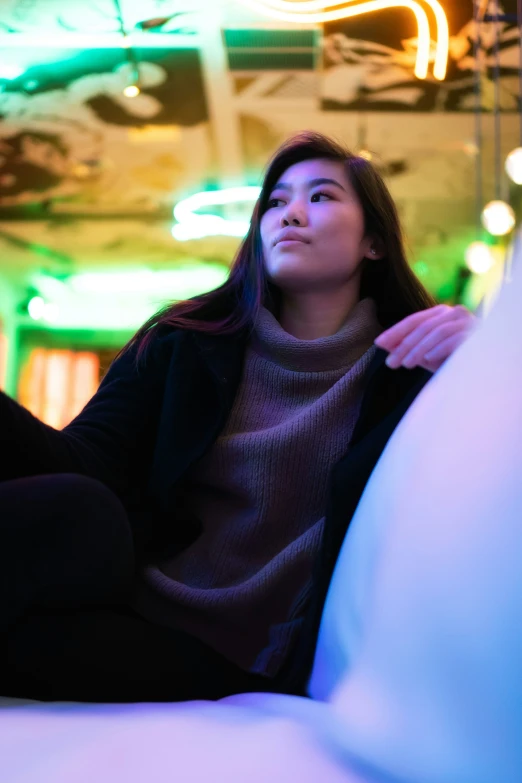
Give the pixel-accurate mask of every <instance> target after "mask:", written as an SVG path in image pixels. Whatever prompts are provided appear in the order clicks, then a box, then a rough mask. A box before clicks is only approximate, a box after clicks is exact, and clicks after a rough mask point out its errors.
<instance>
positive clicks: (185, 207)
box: [172, 185, 261, 242]
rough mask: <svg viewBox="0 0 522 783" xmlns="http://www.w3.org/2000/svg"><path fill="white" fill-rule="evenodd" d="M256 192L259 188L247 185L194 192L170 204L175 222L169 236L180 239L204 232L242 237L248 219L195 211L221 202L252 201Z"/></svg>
mask: <svg viewBox="0 0 522 783" xmlns="http://www.w3.org/2000/svg"><path fill="white" fill-rule="evenodd" d="M260 193H261V188H259V187H255V186H249V185H247V186H244V187H238V188H224V189H223V190H206V191H203V192H201V193H195V194H194V195H193V196H189V197H188V198H186V199H183V201H180V202H178V203H177V204H176V206H175V207H174V210H173V213H174V217H175V219H176V220H177V221H178V222H177V224H176V225H175V226H173V228H172V236H173V237H174V239H177V240H178V241H180V242H186V241H187V240H189V239H202V238H203V237H208V236H228V237H244V236H245V235H246V233H247V231H248V229H249V227H250V221H248V220H230V219H228V218H223V217H221V216H220V215H212V214H208V213H207V214H204V215H198V214H197V210H198V209H203V208H204V207H217V206H223V205H225V204H239V203H245V202H255V201H257V199H258V198H259V195H260Z"/></svg>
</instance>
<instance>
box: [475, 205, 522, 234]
mask: <svg viewBox="0 0 522 783" xmlns="http://www.w3.org/2000/svg"><path fill="white" fill-rule="evenodd" d="M515 223H516V218H515V213H514V211H513V207H511V206H510V205H509V204H506V202H505V201H500V200H499V199H496V200H495V201H490V202H489V204H486V206H485V207H484V209H483V210H482V225H483V226H484V228H485V229H486V231H489V233H490V234H492V235H493V236H495V237H502V236H505V235H506V234H509V232H510V231H511V230H512V229H513V227H514V225H515Z"/></svg>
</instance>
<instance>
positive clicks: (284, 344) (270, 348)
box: [251, 298, 382, 372]
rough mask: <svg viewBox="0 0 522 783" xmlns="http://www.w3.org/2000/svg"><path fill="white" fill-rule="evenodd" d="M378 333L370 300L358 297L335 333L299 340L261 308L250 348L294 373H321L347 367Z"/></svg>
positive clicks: (371, 343) (377, 325)
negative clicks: (314, 338)
mask: <svg viewBox="0 0 522 783" xmlns="http://www.w3.org/2000/svg"><path fill="white" fill-rule="evenodd" d="M381 332H382V327H381V325H380V324H379V321H378V320H377V309H376V305H375V302H374V300H373V299H370V298H367V299H362V300H361V301H360V302H358V303H357V304H356V306H355V307H354V308H353V310H352V311H351V313H350V315H349V316H348V318H347V319H346V321H345V322H344V324H343V325H342V326H341V328H340V329H339V331H338V332H336V334H332V335H331V336H329V337H319V338H318V339H317V340H299V339H298V338H297V337H294V336H293V335H291V334H289V333H288V332H285V330H284V329H283V328H282V326H281V324H280V323H279V322H278V320H277V319H276V318H275V316H274V315H273V314H272V313H271V312H270V311H269V310H267V309H266V308H262V309H261V311H260V313H259V316H258V318H257V321H256V323H255V326H254V332H253V335H252V342H251V347H252V349H253V350H254V351H255V352H256V353H257V354H259V355H260V356H263V357H264V358H266V359H268V360H270V361H273V362H275V363H276V364H279V365H280V366H282V367H285V368H286V369H288V370H293V371H295V372H325V371H328V370H340V369H343V368H348V367H351V366H352V365H353V364H355V362H356V361H357V360H358V359H360V358H361V356H362V355H363V354H364V353H366V351H367V350H368V349H369V348H371V347H372V345H373V341H374V340H375V338H376V337H377V336H378V335H379V334H380V333H381Z"/></svg>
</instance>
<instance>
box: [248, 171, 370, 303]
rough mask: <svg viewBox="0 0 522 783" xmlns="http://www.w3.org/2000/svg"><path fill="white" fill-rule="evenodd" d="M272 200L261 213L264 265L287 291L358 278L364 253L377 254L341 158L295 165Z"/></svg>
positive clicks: (316, 288)
mask: <svg viewBox="0 0 522 783" xmlns="http://www.w3.org/2000/svg"><path fill="white" fill-rule="evenodd" d="M267 205H268V206H267V210H266V212H265V213H264V215H263V216H262V218H261V239H262V243H263V254H264V262H265V269H266V272H267V274H268V277H269V279H270V280H271V281H272V282H274V283H275V284H276V285H277V286H278V287H279V288H281V290H282V291H283V292H285V291H288V292H289V293H290V292H292V293H298V292H305V291H319V290H328V289H332V288H334V289H336V288H337V287H338V286H340V285H343V284H344V285H346V284H350V285H353V284H354V283H357V284H358V283H359V281H360V275H361V271H362V263H361V262H362V260H363V258H365V257H370V258H375V255H372V253H371V248H372V240H371V238H369V237H365V234H364V215H363V210H362V207H361V204H360V202H359V199H358V198H357V196H356V194H355V192H354V190H353V188H352V186H351V184H350V181H349V179H348V177H347V175H346V173H345V169H344V165H343V164H342V163H340V162H337V161H330V160H323V159H318V160H306V161H302V162H301V163H296V164H295V165H293V166H290V168H288V169H287V170H286V171H285V172H284V174H283V175H282V176H281V178H280V180H279V182H278V183H276V185H275V187H274V188H273V190H272V191H271V193H270V194H269V199H268V202H267Z"/></svg>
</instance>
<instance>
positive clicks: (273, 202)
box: [266, 198, 283, 209]
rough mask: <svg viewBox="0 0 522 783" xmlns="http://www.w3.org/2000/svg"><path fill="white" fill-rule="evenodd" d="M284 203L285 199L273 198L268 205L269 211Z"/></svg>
mask: <svg viewBox="0 0 522 783" xmlns="http://www.w3.org/2000/svg"><path fill="white" fill-rule="evenodd" d="M282 202H283V199H281V198H271V199H269V201H268V204H267V205H266V206H267V209H272V208H273V207H277V206H279V203H282Z"/></svg>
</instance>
